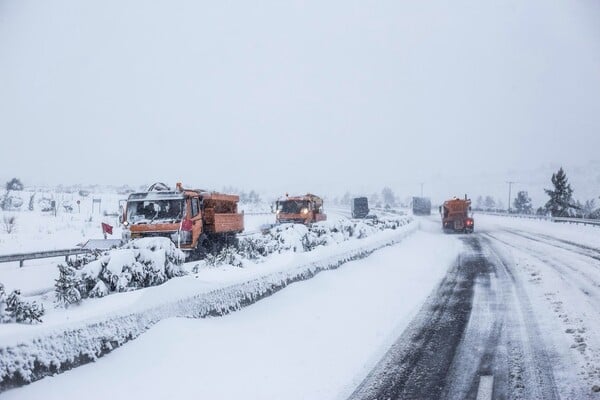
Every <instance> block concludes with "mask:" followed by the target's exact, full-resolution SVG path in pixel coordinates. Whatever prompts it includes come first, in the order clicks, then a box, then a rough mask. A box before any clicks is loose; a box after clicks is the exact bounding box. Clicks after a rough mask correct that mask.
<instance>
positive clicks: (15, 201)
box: [0, 193, 24, 211]
mask: <svg viewBox="0 0 600 400" xmlns="http://www.w3.org/2000/svg"><path fill="white" fill-rule="evenodd" d="M23 203H24V202H23V199H22V198H21V197H19V196H17V195H11V194H9V193H6V195H5V196H4V197H3V199H2V202H1V204H0V206H1V208H2V209H3V210H4V211H18V210H20V209H21V206H22V205H23Z"/></svg>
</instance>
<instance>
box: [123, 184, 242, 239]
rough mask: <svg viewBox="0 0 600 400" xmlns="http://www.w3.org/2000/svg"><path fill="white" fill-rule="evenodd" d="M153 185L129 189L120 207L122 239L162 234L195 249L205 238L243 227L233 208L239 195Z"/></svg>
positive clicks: (235, 209) (220, 235)
mask: <svg viewBox="0 0 600 400" xmlns="http://www.w3.org/2000/svg"><path fill="white" fill-rule="evenodd" d="M158 187H159V188H160V189H156V186H155V185H153V186H151V187H150V189H149V190H148V191H146V192H139V193H132V194H130V195H129V198H128V199H127V203H126V205H125V207H124V210H123V216H122V224H123V226H124V228H125V229H124V231H123V239H124V240H129V239H135V238H141V237H153V236H162V237H168V238H170V239H171V240H172V241H173V243H175V245H176V246H177V247H178V248H180V249H182V250H195V249H197V248H198V246H199V245H201V244H204V242H206V241H210V240H218V239H219V237H221V238H223V237H224V236H226V235H235V234H237V233H239V232H242V231H243V230H244V219H243V214H241V213H238V212H237V203H238V201H239V197H238V196H236V195H227V194H221V193H216V192H208V191H204V190H199V189H184V188H183V187H182V186H181V184H177V188H176V190H170V189H169V188H167V187H166V186H165V185H162V186H158Z"/></svg>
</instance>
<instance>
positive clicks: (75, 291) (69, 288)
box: [54, 264, 81, 307]
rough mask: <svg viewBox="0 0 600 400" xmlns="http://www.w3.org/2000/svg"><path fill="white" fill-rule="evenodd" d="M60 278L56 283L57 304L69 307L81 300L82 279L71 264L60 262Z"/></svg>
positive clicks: (55, 295)
mask: <svg viewBox="0 0 600 400" xmlns="http://www.w3.org/2000/svg"><path fill="white" fill-rule="evenodd" d="M57 267H58V271H59V272H58V279H56V280H55V282H56V283H55V284H54V297H55V299H56V303H57V305H61V306H65V307H68V306H69V305H70V304H77V303H79V302H80V301H81V292H80V291H79V288H80V287H81V279H80V278H79V277H78V276H77V270H76V269H75V268H74V267H72V266H71V265H69V264H67V265H63V264H58V266H57Z"/></svg>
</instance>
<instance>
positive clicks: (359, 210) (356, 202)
mask: <svg viewBox="0 0 600 400" xmlns="http://www.w3.org/2000/svg"><path fill="white" fill-rule="evenodd" d="M350 206H351V210H352V218H366V217H367V215H369V200H368V199H367V198H366V197H356V198H354V199H352V203H350Z"/></svg>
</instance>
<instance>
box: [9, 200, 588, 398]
mask: <svg viewBox="0 0 600 400" xmlns="http://www.w3.org/2000/svg"><path fill="white" fill-rule="evenodd" d="M328 215H329V223H332V224H335V223H336V221H343V220H347V216H348V213H347V210H344V209H331V210H328ZM273 218H274V217H273V215H272V214H261V213H258V214H250V213H249V214H248V215H246V221H247V222H246V228H247V230H248V229H249V228H250V227H251V228H250V229H252V230H254V229H258V228H259V227H260V226H261V225H263V224H265V223H272V222H273ZM475 218H476V232H475V234H474V235H467V236H464V235H445V234H442V233H441V232H440V226H439V225H440V223H439V217H438V216H436V215H433V216H431V217H417V218H415V222H413V223H411V224H409V225H407V226H405V227H402V229H400V230H399V231H394V230H389V231H382V232H378V233H376V234H374V235H372V236H368V237H366V238H363V239H355V238H353V239H352V240H347V241H340V242H336V243H335V244H331V245H328V246H319V247H317V248H315V249H312V250H311V251H307V252H293V251H288V250H286V251H283V252H281V253H275V254H271V255H269V256H268V257H266V258H265V259H264V260H262V262H259V263H250V264H247V265H245V266H244V268H237V267H233V266H229V265H222V266H219V267H207V266H205V265H204V264H202V263H200V264H199V266H200V268H199V269H198V270H197V271H195V272H193V273H191V274H190V275H187V276H184V277H179V278H174V279H171V280H169V281H167V282H166V283H164V284H162V285H160V286H156V287H150V288H146V289H142V290H137V291H133V292H126V293H116V294H112V295H110V296H107V297H105V298H101V299H91V300H86V301H84V302H83V304H81V305H79V306H76V307H71V308H69V309H68V310H64V309H54V308H52V309H49V310H48V313H47V315H45V316H44V323H43V324H39V325H27V324H8V325H7V324H4V325H0V343H2V344H3V345H5V346H9V347H10V346H13V347H14V346H20V349H21V350H20V351H22V352H23V353H22V354H23V357H25V354H26V353H27V357H30V358H27V362H32V361H31V360H33V359H35V358H36V357H38V356H40V357H42V358H41V359H43V360H45V361H46V362H48V361H49V362H52V361H51V360H52V359H53V358H52V357H57V358H56V360H58V361H59V362H62V360H64V359H65V357H69V354H71V353H69V352H68V351H66V350H65V349H64V348H62V347H61V346H62V345H61V344H60V343H63V342H62V341H63V339H64V338H63V332H69V333H68V335H69V339H68V340H67V339H64V340H67V341H69V343H71V344H72V343H80V344H81V346H82V347H83V348H86V349H90V351H92V354H93V352H94V351H97V350H98V349H97V348H96V347H94V346H96V344H95V341H97V338H98V337H100V336H98V335H101V336H102V335H107V336H106V337H107V338H108V339H107V341H108V342H109V343H116V344H123V343H124V342H125V341H127V340H128V339H127V335H128V333H127V332H129V331H128V330H131V332H134V335H133V338H136V337H137V339H136V340H133V341H132V342H131V343H127V344H126V345H124V346H122V347H120V348H119V349H116V350H114V351H113V352H112V353H110V354H108V355H106V356H105V357H102V358H99V359H98V360H96V362H94V363H91V364H87V365H83V366H80V367H77V368H75V369H74V370H71V371H68V372H65V373H63V374H60V375H57V376H55V377H50V378H44V379H42V380H40V381H37V382H34V383H32V384H30V385H26V386H25V387H22V388H18V389H12V390H9V391H7V392H5V393H3V394H2V395H3V396H5V397H6V398H37V397H39V396H41V395H42V394H43V395H44V398H67V399H69V398H75V397H76V396H77V395H78V393H80V392H81V390H83V387H84V386H86V387H88V386H89V385H92V386H93V387H96V388H98V389H97V390H95V391H94V392H93V393H92V394H91V396H92V398H104V397H107V396H109V395H110V396H111V397H116V398H129V397H131V394H132V393H135V394H136V396H140V397H146V398H164V397H166V396H167V395H168V396H178V397H181V398H223V399H229V398H232V399H233V398H248V399H252V398H257V399H259V398H260V399H275V398H286V399H288V398H311V399H312V398H319V399H320V398H323V399H337V398H340V399H341V398H346V397H347V396H348V395H350V394H351V393H352V391H353V390H354V389H355V388H356V387H357V385H358V384H359V383H360V382H361V381H362V379H363V378H365V376H367V374H368V373H369V372H370V371H371V370H372V368H373V367H374V366H375V365H376V364H377V362H378V361H379V360H380V359H381V357H382V355H383V354H384V353H385V352H386V351H387V349H388V348H389V347H390V345H391V344H392V343H393V342H394V340H395V339H396V338H398V336H399V335H400V334H402V332H403V331H405V328H407V327H408V325H409V323H410V322H411V319H412V318H413V317H414V316H415V315H416V313H417V311H419V309H420V308H421V306H422V305H423V304H424V302H425V299H426V298H427V296H428V295H429V294H430V293H431V292H432V290H433V289H434V288H435V287H436V284H437V283H438V282H440V280H441V279H442V277H444V275H445V274H446V273H447V272H448V270H449V267H450V266H452V265H454V264H453V263H454V260H455V259H456V257H457V255H458V254H459V253H463V252H464V247H463V245H462V242H461V240H463V239H465V238H468V237H470V238H472V239H475V240H476V241H479V242H480V243H481V245H482V247H484V248H485V249H484V251H483V253H482V256H483V257H486V258H487V260H488V261H489V262H490V264H489V265H495V268H498V271H506V272H503V274H504V276H505V278H506V279H503V280H500V278H499V277H498V278H497V279H498V282H503V283H502V284H503V285H508V286H507V287H508V289H506V288H505V289H506V290H505V291H504V293H509V294H510V296H516V298H518V299H517V300H518V301H516V302H515V304H517V305H518V307H520V308H519V309H521V310H523V312H526V314H523V315H526V316H527V319H528V323H529V324H531V326H532V327H534V328H532V329H530V330H527V332H528V335H532V332H535V331H536V329H537V330H539V332H540V333H541V336H540V337H539V343H538V344H536V346H537V345H539V346H542V347H540V348H539V349H538V350H539V352H541V353H540V354H542V353H543V354H544V357H547V360H549V361H548V363H549V365H551V370H552V371H551V372H549V373H548V375H545V376H547V377H548V379H550V380H551V382H552V385H554V387H553V388H551V389H549V391H550V392H551V393H555V394H556V395H557V396H558V397H561V396H562V397H563V398H594V397H592V396H593V395H594V394H593V393H596V392H595V390H597V389H598V390H600V336H598V335H597V334H596V332H600V311H598V310H600V294H599V293H600V292H599V290H600V244H599V243H600V229H599V228H597V227H590V226H581V225H568V224H566V225H565V224H558V223H553V222H549V221H538V220H528V219H517V218H508V217H499V216H489V215H476V216H475ZM408 219H410V217H409V218H408ZM417 226H420V231H417V232H416V233H414V232H415V229H416V228H417ZM411 233H412V235H411ZM48 236H50V237H51V235H48ZM49 240H51V239H49ZM392 242H399V244H396V245H394V246H392V247H387V248H383V247H384V246H385V244H386V243H388V244H389V243H392ZM377 249H379V250H377ZM374 250H377V251H375V252H374V253H372V254H371V252H372V251H374ZM361 254H364V255H368V257H366V258H363V259H360V260H358V261H352V262H350V263H347V264H346V265H344V266H343V267H342V268H339V269H335V270H332V271H327V272H323V273H321V274H319V275H317V276H316V277H314V278H312V279H308V280H304V279H306V278H303V277H302V276H304V275H303V274H306V273H308V274H309V277H310V276H312V274H314V271H316V269H315V268H321V267H322V268H321V269H320V270H327V269H331V268H337V266H339V265H340V262H339V261H338V260H346V261H347V260H348V259H356V258H362V257H363V256H360V255H361ZM369 254H370V255H369ZM356 255H359V256H360V257H355V256H356ZM461 257H462V256H461ZM342 262H345V261H342ZM26 265H27V264H26ZM195 266H196V263H188V264H186V266H185V268H186V269H187V270H189V271H194V267H195ZM317 266H319V267H317ZM43 268H44V267H43V265H40V266H39V267H36V266H33V265H31V266H26V267H24V268H21V269H19V268H14V267H13V268H12V269H11V268H10V267H7V266H2V265H0V282H2V281H3V280H5V283H7V282H8V285H7V286H9V288H10V285H13V286H16V285H21V286H22V288H23V289H24V290H25V291H27V290H29V293H30V294H35V293H36V290H37V291H38V293H43V292H44V290H51V289H52V285H53V279H54V275H53V274H55V273H56V272H55V270H56V269H55V268H53V267H52V266H51V262H49V263H48V264H46V265H45V268H47V269H43ZM49 270H54V272H53V274H50V273H49V272H47V271H49ZM483 276H485V274H484V275H483ZM292 277H293V279H292V280H291V282H296V281H299V282H298V283H294V284H292V285H290V286H287V284H286V283H285V282H286V280H288V279H290V278H292ZM298 277H300V279H298ZM478 279H479V280H478V284H477V285H476V286H475V287H476V289H475V300H473V307H474V309H477V310H479V309H481V308H482V307H483V306H482V303H481V299H482V298H486V299H487V300H486V301H488V300H489V302H490V304H491V305H489V306H487V305H486V307H495V306H493V304H492V303H493V301H494V300H493V299H494V298H495V295H494V294H493V293H494V290H495V289H494V288H493V286H494V285H498V283H493V282H496V279H491V282H492V285H491V287H492V288H491V290H492V292H489V293H488V292H486V291H482V290H487V289H485V288H486V286H485V285H483V286H482V281H481V278H478ZM286 286H287V287H286ZM273 287H275V288H276V289H275V290H271V289H269V288H273ZM282 288H285V289H284V290H281V289H282ZM273 292H276V293H275V294H271V293H273ZM265 294H266V296H268V295H269V294H271V295H270V297H267V298H265V299H263V300H261V301H258V302H255V301H256V300H257V299H258V298H260V297H263V296H264V295H265ZM240 296H241V297H240ZM244 296H250V298H251V299H252V300H250V303H253V305H251V306H248V307H246V308H244V309H240V308H241V306H240V304H242V303H244V302H246V301H247V299H248V297H244ZM256 296H258V297H256ZM482 296H484V297H482ZM486 296H487V297H486ZM500 297H501V296H500ZM34 298H40V295H39V294H38V295H37V297H34ZM478 299H479V300H478ZM215 307H217V308H215ZM219 307H221V310H224V311H223V312H221V311H219V312H218V313H217V315H222V314H227V313H229V312H231V311H236V312H234V313H232V314H230V315H226V316H223V317H218V318H201V319H188V318H181V317H197V316H203V317H205V316H207V315H213V314H211V313H212V311H211V310H213V311H214V310H217V309H218V308H219ZM490 315H492V314H490ZM498 315H500V314H498ZM486 318H487V317H486ZM490 318H491V317H490ZM523 318H524V317H523V316H521V319H523ZM500 320H501V319H500ZM488 322H489V323H490V324H492V325H490V326H496V325H494V324H493V320H490V321H488ZM119 324H124V325H123V328H122V329H121V328H119V326H120V325H119ZM500 326H502V325H500ZM504 326H505V327H508V326H512V325H510V324H508V325H504ZM514 326H517V327H518V326H519V324H518V323H516V325H514ZM474 327H476V325H473V321H470V322H469V325H468V328H467V330H466V332H467V334H469V335H471V334H472V333H473V332H477V331H478V329H475V328H474ZM117 328H118V329H117ZM519 329H525V328H519ZM524 332H525V331H524ZM513 334H514V335H518V332H517V333H509V336H510V335H513ZM71 336H72V337H71ZM42 337H44V338H46V339H47V340H48V341H47V343H46V344H43V342H44V340H46V339H43V340H42V339H39V340H38V339H37V338H42ZM102 337H104V336H102ZM515 337H516V336H515ZM111 338H112V339H111ZM478 340H479V341H481V340H482V338H479V339H474V342H478ZM519 340H521V341H522V344H523V346H526V345H527V346H528V345H529V344H527V343H529V342H528V341H529V340H531V339H523V337H521V338H520V339H519ZM25 342H28V344H24V343H25ZM535 342H536V343H537V342H538V340H536V341H535ZM465 343H469V342H468V341H467V342H465ZM532 343H533V342H532ZM19 344H21V345H19ZM57 346H58V347H57ZM102 346H104V344H102ZM464 346H465V345H462V347H461V349H462V350H461V352H462V354H464V352H465V350H464V349H465V348H464ZM61 349H62V350H61ZM509 350H510V349H509ZM536 351H537V350H536ZM509 352H510V351H509ZM4 354H5V358H6V359H2V360H0V361H3V362H4V361H9V362H7V363H6V364H5V365H8V366H9V367H10V368H15V366H16V368H19V367H18V366H17V365H16V364H15V363H14V361H16V360H17V359H19V357H18V356H15V355H14V354H12V353H11V355H10V357H8V355H9V353H4ZM73 354H75V353H73ZM536 354H538V353H536ZM31 357H33V358H31ZM9 358H10V360H8V359H9ZM532 360H533V358H532ZM23 361H24V362H25V358H23ZM513 362H514V360H513ZM523 362H524V363H525V362H529V363H530V364H528V366H527V368H529V369H531V368H534V367H532V365H534V364H531V362H532V361H531V360H529V361H527V360H525V359H524V360H523ZM511 368H512V367H511ZM515 368H517V369H519V368H522V366H519V365H516V367H515ZM511 371H513V372H514V370H511ZM475 372H476V371H475ZM466 377H467V375H465V377H463V378H465V379H466ZM511 379H512V378H510V379H508V378H507V379H505V382H510V381H511ZM102 382H111V385H102V384H101V383H102ZM174 382H176V383H174ZM498 382H502V380H501V379H499V380H498ZM468 384H469V383H468V382H467V383H465V385H468ZM498 384H500V383H498ZM115 388H117V390H115ZM466 389H468V388H465V390H466ZM504 390H506V389H504ZM531 393H535V390H534V391H533V392H531ZM513 394H514V393H513ZM53 396H54V397H53ZM517 397H518V396H517Z"/></svg>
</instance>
